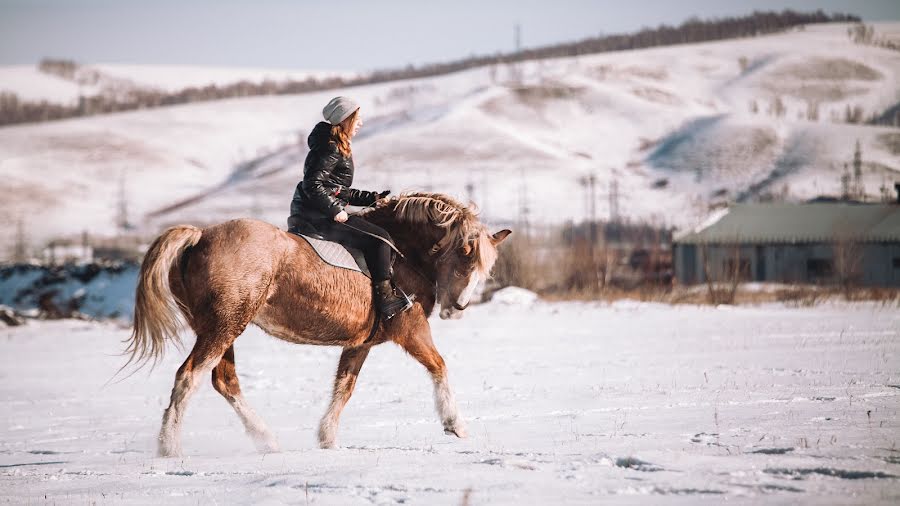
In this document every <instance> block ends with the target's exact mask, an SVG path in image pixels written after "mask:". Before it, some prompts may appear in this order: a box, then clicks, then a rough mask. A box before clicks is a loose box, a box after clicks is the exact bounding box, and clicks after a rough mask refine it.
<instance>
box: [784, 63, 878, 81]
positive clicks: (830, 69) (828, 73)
mask: <svg viewBox="0 0 900 506" xmlns="http://www.w3.org/2000/svg"><path fill="white" fill-rule="evenodd" d="M772 75H773V76H774V77H779V78H788V79H817V80H818V79H826V80H830V81H845V80H857V81H877V80H879V79H881V78H882V77H884V76H882V74H881V72H878V71H877V70H875V69H873V68H872V67H869V66H867V65H863V64H862V63H859V62H855V61H852V60H848V59H846V58H814V59H812V60H810V61H808V62H803V63H793V64H789V65H785V66H782V67H780V68H778V69H777V70H776V71H775V72H773V74H772Z"/></svg>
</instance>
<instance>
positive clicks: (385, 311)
mask: <svg viewBox="0 0 900 506" xmlns="http://www.w3.org/2000/svg"><path fill="white" fill-rule="evenodd" d="M392 292H393V293H392V295H393V296H394V300H393V301H391V304H385V306H387V307H383V308H382V315H381V316H382V318H384V320H385V321H387V320H390V319H391V318H393V317H395V316H397V315H398V314H400V313H402V312H404V311H408V310H410V309H412V307H413V299H414V298H415V295H413V298H410V297H409V296H408V295H406V292H404V291H403V290H402V289H401V288H400V287H394V288H393V290H392ZM391 306H396V307H395V308H394V307H391Z"/></svg>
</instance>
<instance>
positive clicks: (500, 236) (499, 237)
mask: <svg viewBox="0 0 900 506" xmlns="http://www.w3.org/2000/svg"><path fill="white" fill-rule="evenodd" d="M511 233H512V230H509V229H508V228H504V229H503V230H501V231H499V232H497V233H496V234H494V235H492V236H491V242H492V243H494V246H496V245H498V244H500V243H501V242H503V240H504V239H506V238H507V237H508V236H509V234H511Z"/></svg>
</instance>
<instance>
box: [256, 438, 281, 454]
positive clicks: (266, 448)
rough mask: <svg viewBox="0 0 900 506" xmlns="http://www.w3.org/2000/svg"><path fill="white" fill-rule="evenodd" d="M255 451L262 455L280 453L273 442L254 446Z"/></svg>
mask: <svg viewBox="0 0 900 506" xmlns="http://www.w3.org/2000/svg"><path fill="white" fill-rule="evenodd" d="M256 451H258V452H259V453H262V454H263V455H265V454H267V453H281V447H279V446H278V443H277V442H275V441H267V442H261V443H258V444H257V445H256Z"/></svg>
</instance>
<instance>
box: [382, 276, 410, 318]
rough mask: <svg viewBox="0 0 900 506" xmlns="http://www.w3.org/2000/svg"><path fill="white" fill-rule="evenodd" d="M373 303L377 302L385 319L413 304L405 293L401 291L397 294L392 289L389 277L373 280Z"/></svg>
mask: <svg viewBox="0 0 900 506" xmlns="http://www.w3.org/2000/svg"><path fill="white" fill-rule="evenodd" d="M375 303H376V304H378V310H379V311H380V312H381V317H382V318H384V319H385V321H386V320H390V319H391V318H393V317H394V316H397V315H398V314H400V313H402V312H404V311H406V310H407V309H409V308H411V307H412V306H413V304H412V301H411V300H409V297H407V296H406V294H405V293H403V292H402V291H401V292H400V294H397V293H396V292H395V291H394V287H393V286H391V280H389V279H386V280H384V281H376V282H375Z"/></svg>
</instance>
